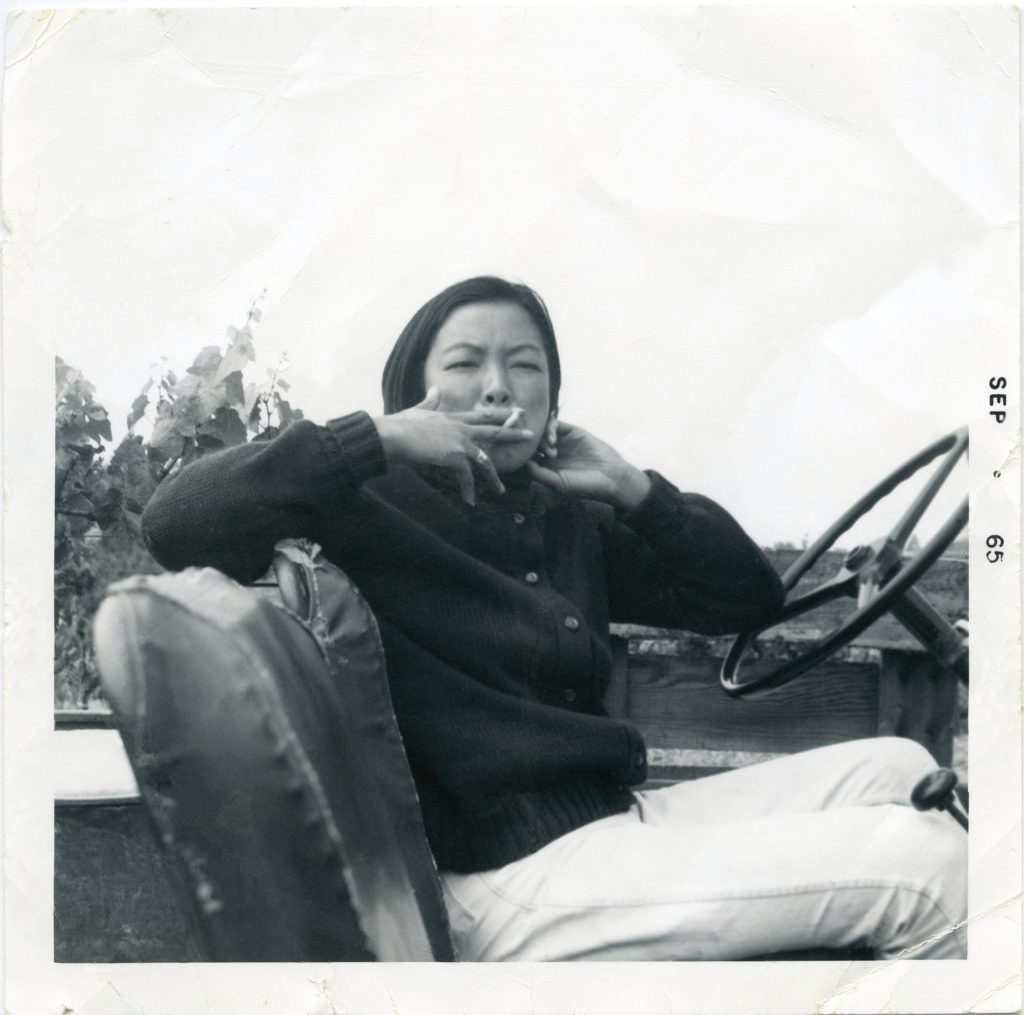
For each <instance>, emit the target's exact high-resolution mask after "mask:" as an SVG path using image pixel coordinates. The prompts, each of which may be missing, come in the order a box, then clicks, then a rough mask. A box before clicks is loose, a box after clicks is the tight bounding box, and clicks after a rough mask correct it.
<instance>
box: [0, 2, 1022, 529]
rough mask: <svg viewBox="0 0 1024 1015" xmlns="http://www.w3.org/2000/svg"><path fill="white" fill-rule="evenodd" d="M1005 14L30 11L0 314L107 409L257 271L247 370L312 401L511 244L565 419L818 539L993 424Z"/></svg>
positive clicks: (212, 335) (1007, 268) (207, 339)
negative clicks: (556, 351)
mask: <svg viewBox="0 0 1024 1015" xmlns="http://www.w3.org/2000/svg"><path fill="white" fill-rule="evenodd" d="M1016 17H1017V15H1016V12H1015V11H1014V10H1013V9H1011V8H995V7H988V8H965V9H963V10H960V11H957V10H953V9H949V8H946V9H943V8H910V7H903V8H899V9H896V8H870V7H868V8H860V9H854V8H849V9H845V8H843V9H829V8H802V9H797V8H757V7H749V8H727V7H699V8H698V7H693V8H676V9H649V8H647V9H645V8H630V9H596V8H595V9H590V10H582V9H578V10H573V9H567V8H566V9H550V8H520V9H479V8H477V9H434V10H429V9H394V10H377V9H360V8H351V9H348V10H315V9H314V10H275V9H254V10H211V11H198V10H179V11H173V12H155V11H140V10H134V11H132V10H126V11H85V12H81V13H77V14H76V13H74V12H70V11H64V10H57V11H52V12H48V13H43V12H38V13H33V12H26V13H23V14H21V15H18V16H16V17H15V18H14V19H13V20H12V21H11V22H9V24H8V31H7V46H8V68H9V70H8V79H7V85H6V95H5V105H6V109H5V117H6V121H5V136H4V144H5V180H4V195H3V196H4V214H5V221H6V225H7V228H8V231H9V238H8V244H7V247H6V250H5V259H6V261H5V267H6V278H5V291H4V298H5V307H6V317H7V334H8V338H7V340H8V341H12V340H13V341H18V342H28V343H33V344H35V345H37V346H38V348H39V349H40V350H45V351H47V352H49V353H56V354H59V355H60V356H62V357H63V358H64V359H66V360H67V361H69V362H71V363H73V364H75V365H77V366H79V367H80V368H81V369H82V370H83V371H84V372H85V374H86V376H87V377H88V378H89V379H90V380H91V381H92V382H93V383H94V384H95V386H96V389H97V397H98V398H99V400H100V401H101V402H103V403H104V404H105V405H106V406H107V408H108V409H109V410H110V412H111V414H112V417H113V419H114V423H115V432H116V433H118V432H123V429H124V427H123V420H124V417H125V416H126V414H127V411H128V408H129V406H130V404H131V401H132V399H133V398H134V397H135V395H136V394H137V393H138V392H139V390H140V389H141V387H142V384H143V383H144V381H145V380H146V378H147V377H148V376H149V375H150V373H151V371H152V369H153V367H154V365H155V364H157V363H159V362H160V361H161V359H162V358H165V360H166V364H167V365H168V366H169V367H170V368H172V369H174V370H175V371H177V372H179V373H180V372H181V371H182V370H183V369H184V368H185V367H186V366H187V365H188V364H189V363H190V362H191V360H192V358H193V357H194V356H195V354H196V353H197V352H198V351H199V349H200V348H201V347H202V346H204V345H209V344H218V343H223V342H224V341H225V336H226V330H227V328H228V327H229V326H230V325H238V324H241V323H242V322H243V321H244V319H245V316H246V313H247V310H248V308H249V307H250V305H251V304H252V303H253V301H258V305H259V306H260V308H261V311H262V321H261V323H260V324H259V325H257V326H256V330H255V344H256V350H257V354H258V362H257V364H256V365H255V366H254V368H253V370H252V374H253V379H258V378H259V377H260V376H261V375H262V373H263V371H265V370H266V369H267V368H271V367H273V366H274V365H275V364H276V363H277V361H278V360H279V358H280V357H281V356H282V355H283V354H285V353H286V354H287V356H288V359H289V362H290V367H289V370H288V373H287V377H288V380H289V382H290V384H291V390H290V394H291V399H292V402H293V404H294V405H296V406H299V407H301V408H302V409H303V410H304V412H305V413H306V415H307V416H308V417H310V418H312V419H314V420H316V421H318V422H322V421H324V420H326V419H328V418H330V417H332V416H336V415H341V414H343V413H345V412H349V411H352V410H355V409H366V410H367V411H369V412H371V414H374V413H377V412H379V411H380V394H379V377H380V371H381V368H382V366H383V363H384V360H385V358H386V356H387V353H388V351H389V349H390V347H391V345H392V343H393V341H394V339H395V338H396V337H397V335H398V333H399V331H400V330H401V328H402V326H403V325H404V324H405V322H406V321H407V320H408V318H409V317H410V316H411V315H412V313H413V312H414V311H415V310H416V309H417V308H418V307H419V306H420V305H421V304H422V303H423V302H424V301H425V300H426V299H428V298H429V297H430V296H431V295H433V294H434V293H436V292H437V291H439V290H440V289H441V288H444V287H445V286H446V285H448V284H449V283H451V282H453V281H456V280H458V279H460V278H464V277H468V276H470V275H475V274H481V273H496V274H500V275H504V276H506V277H509V278H512V279H515V280H518V281H525V282H526V283H528V284H529V285H531V286H533V287H534V288H535V289H536V290H538V291H539V292H540V294H541V295H542V296H543V298H544V299H545V301H546V302H547V304H548V306H549V308H550V310H551V314H552V317H553V320H554V323H555V327H556V331H557V334H558V338H559V344H560V350H561V357H562V363H563V375H564V383H563V395H562V415H563V417H564V418H565V419H568V420H571V421H572V422H575V423H578V424H580V425H582V426H584V427H586V428H588V429H590V430H592V431H594V432H595V433H596V434H597V435H598V436H600V437H602V438H603V439H605V440H607V441H608V442H609V443H611V444H612V445H613V446H614V447H616V448H617V449H618V450H619V451H620V452H622V453H623V454H624V455H625V456H626V457H627V458H628V459H629V460H630V461H632V462H634V463H635V464H637V465H639V466H641V467H651V468H656V469H658V470H659V471H661V472H663V473H664V474H665V475H666V476H667V477H668V478H670V479H671V480H672V481H673V482H675V483H676V484H677V485H678V486H679V487H680V488H682V489H686V490H697V491H700V492H702V493H705V494H707V495H709V496H712V497H714V498H715V499H717V500H719V501H720V502H721V503H722V504H724V505H725V506H726V507H727V508H728V509H729V510H730V511H731V512H732V513H733V514H735V515H736V517H737V518H738V519H739V520H740V521H741V522H742V523H743V524H744V526H745V527H746V528H747V529H748V530H749V531H750V532H751V533H752V534H753V535H754V536H755V538H757V539H758V540H759V541H760V542H762V543H765V544H772V543H775V542H780V541H792V542H796V543H799V542H801V541H802V540H803V539H804V538H808V537H809V538H813V537H814V536H816V535H817V534H818V533H819V532H820V531H821V530H822V529H824V528H825V527H826V526H827V525H828V524H829V523H830V522H831V521H832V520H833V519H834V518H835V517H836V516H837V515H838V514H839V513H841V511H842V510H843V509H845V508H846V507H847V506H848V504H849V503H851V502H852V501H853V500H854V499H856V498H857V497H859V496H860V495H861V494H862V493H863V492H864V491H865V490H866V489H867V488H868V487H870V486H871V485H873V484H874V483H875V482H876V481H878V480H879V479H880V478H881V477H882V476H883V475H884V474H886V473H888V472H889V471H890V470H891V469H893V468H895V467H896V466H897V465H898V464H899V463H901V462H902V461H903V460H904V459H906V458H907V457H909V456H910V455H911V454H913V453H914V452H916V451H917V450H918V449H919V448H920V447H922V446H923V445H925V444H927V443H930V442H931V441H932V440H934V439H936V438H937V437H939V436H940V435H942V434H944V433H946V432H949V431H951V430H953V429H955V428H957V427H960V426H963V425H966V424H968V423H974V424H976V425H977V424H979V423H982V422H984V421H985V420H986V413H987V411H988V408H989V407H988V405H987V403H986V401H985V399H986V385H987V378H988V377H989V376H990V375H991V374H993V373H995V372H998V371H997V370H996V369H995V367H994V366H993V364H994V363H998V360H999V356H1000V355H1002V353H1003V351H1004V350H1005V349H1006V348H1007V345H1008V343H1013V342H1014V341H1015V336H1016V293H1017V282H1016V278H1017V264H1018V259H1017V250H1018V229H1017V200H1016V179H1017V138H1016V126H1015V124H1016V86H1015V85H1014V82H1013V78H1014V77H1015V76H1016V73H1017V67H1016V61H1017V55H1016V45H1017V25H1016ZM996 450H998V449H996ZM1004 450H1005V449H1004ZM950 485H951V486H952V487H956V489H950V490H949V491H948V492H946V493H944V495H943V497H942V498H941V499H940V500H939V501H937V502H936V505H935V511H934V518H929V519H926V521H925V523H924V525H923V529H922V531H923V532H924V533H925V534H927V531H928V529H929V526H932V527H933V526H934V525H935V524H938V523H939V522H941V521H942V520H943V518H944V517H945V515H947V514H948V513H949V512H950V511H951V510H952V509H953V507H954V506H955V504H956V503H957V501H958V500H959V498H960V497H961V496H962V495H963V492H964V489H965V487H966V486H967V477H966V469H961V470H960V471H958V473H957V474H956V475H955V476H954V480H953V482H952V483H951V484H950ZM896 509H897V506H896V505H894V506H893V507H892V508H891V509H890V511H889V513H888V515H884V513H883V516H882V517H880V520H879V521H878V522H875V521H872V522H871V523H870V524H869V526H868V529H867V530H866V531H865V532H864V535H865V536H866V537H872V536H875V535H879V534H881V531H882V529H884V527H885V525H884V523H885V521H886V519H887V518H891V517H892V512H893V511H895V510H896Z"/></svg>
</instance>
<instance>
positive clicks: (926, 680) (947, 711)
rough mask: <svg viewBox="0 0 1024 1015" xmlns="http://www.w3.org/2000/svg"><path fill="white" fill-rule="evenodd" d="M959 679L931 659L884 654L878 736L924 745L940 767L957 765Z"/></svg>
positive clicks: (907, 654)
mask: <svg viewBox="0 0 1024 1015" xmlns="http://www.w3.org/2000/svg"><path fill="white" fill-rule="evenodd" d="M957 708H958V706H957V677H956V676H955V675H954V674H953V673H951V672H950V671H949V670H945V669H943V668H942V667H940V666H936V665H935V663H934V662H933V661H932V660H931V658H930V657H928V656H922V655H921V654H920V653H914V652H900V651H896V650H888V651H886V652H884V653H883V654H882V685H881V689H880V711H879V717H878V732H879V734H882V735H885V736H899V737H910V738H911V739H912V740H916V741H917V742H918V743H921V744H924V746H925V747H927V748H928V750H930V751H931V752H932V754H933V755H934V756H935V760H936V761H938V763H939V764H940V765H947V766H948V765H951V764H952V762H953V732H954V729H955V726H956V720H957Z"/></svg>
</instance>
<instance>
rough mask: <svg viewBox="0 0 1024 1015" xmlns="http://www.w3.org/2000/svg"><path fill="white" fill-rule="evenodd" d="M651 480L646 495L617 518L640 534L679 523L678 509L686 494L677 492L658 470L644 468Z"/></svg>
mask: <svg viewBox="0 0 1024 1015" xmlns="http://www.w3.org/2000/svg"><path fill="white" fill-rule="evenodd" d="M644 471H645V472H646V473H647V475H648V476H649V477H650V480H651V488H650V490H648V492H647V496H646V497H644V499H643V500H642V501H641V502H640V503H639V504H638V505H637V506H636V507H635V508H633V509H632V510H630V511H621V512H619V519H620V520H621V521H623V522H625V524H626V525H628V526H629V527H630V528H631V529H633V530H634V531H635V532H639V533H640V534H641V535H644V534H647V533H650V532H657V531H658V530H659V529H662V528H664V527H665V526H666V525H678V524H679V509H680V508H681V507H685V504H686V494H682V493H680V492H679V490H678V489H676V487H674V486H673V485H672V484H671V483H670V482H669V481H668V480H667V479H666V478H665V477H664V476H663V475H661V473H660V472H655V471H654V470H653V469H645V470H644Z"/></svg>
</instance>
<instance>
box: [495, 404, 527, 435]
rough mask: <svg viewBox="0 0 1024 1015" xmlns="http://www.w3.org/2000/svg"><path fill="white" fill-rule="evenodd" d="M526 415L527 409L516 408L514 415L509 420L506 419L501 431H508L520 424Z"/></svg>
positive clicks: (513, 411)
mask: <svg viewBox="0 0 1024 1015" xmlns="http://www.w3.org/2000/svg"><path fill="white" fill-rule="evenodd" d="M525 414H526V410H525V409H520V408H519V407H518V406H516V407H515V408H514V409H513V410H512V415H511V416H509V418H508V419H506V420H505V422H504V423H502V424H501V429H502V430H507V429H508V428H509V427H510V426H515V425H516V423H518V422H519V421H520V420H521V419H522V418H523V416H524V415H525Z"/></svg>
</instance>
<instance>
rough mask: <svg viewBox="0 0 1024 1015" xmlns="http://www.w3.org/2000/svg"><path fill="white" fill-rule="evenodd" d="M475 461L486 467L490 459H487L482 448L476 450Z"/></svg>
mask: <svg viewBox="0 0 1024 1015" xmlns="http://www.w3.org/2000/svg"><path fill="white" fill-rule="evenodd" d="M476 460H477V461H478V462H479V463H480V464H481V465H486V464H487V463H488V462H489V461H490V459H489V458H488V457H487V452H486V451H484V449H483V448H477V449H476Z"/></svg>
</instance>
